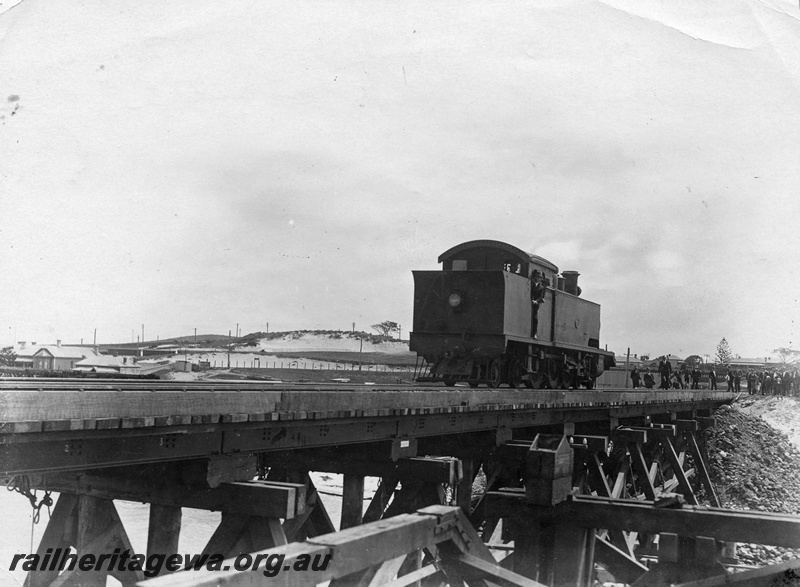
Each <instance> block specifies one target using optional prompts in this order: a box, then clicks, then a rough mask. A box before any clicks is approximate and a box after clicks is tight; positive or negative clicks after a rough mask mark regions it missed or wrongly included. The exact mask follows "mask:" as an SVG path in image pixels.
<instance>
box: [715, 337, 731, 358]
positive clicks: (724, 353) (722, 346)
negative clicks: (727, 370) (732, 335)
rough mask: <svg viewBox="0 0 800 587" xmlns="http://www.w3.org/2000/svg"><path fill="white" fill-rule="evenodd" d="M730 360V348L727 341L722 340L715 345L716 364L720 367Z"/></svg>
mask: <svg viewBox="0 0 800 587" xmlns="http://www.w3.org/2000/svg"><path fill="white" fill-rule="evenodd" d="M732 358H733V353H732V352H731V346H730V345H729V344H728V341H727V340H725V339H724V338H723V339H722V340H721V341H719V344H718V345H717V363H719V364H720V365H728V364H730V362H731V359H732Z"/></svg>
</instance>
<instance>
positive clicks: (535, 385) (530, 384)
mask: <svg viewBox="0 0 800 587" xmlns="http://www.w3.org/2000/svg"><path fill="white" fill-rule="evenodd" d="M544 377H545V375H544V373H542V372H541V371H536V372H534V373H531V378H530V379H526V380H525V387H527V388H529V389H543V388H544Z"/></svg>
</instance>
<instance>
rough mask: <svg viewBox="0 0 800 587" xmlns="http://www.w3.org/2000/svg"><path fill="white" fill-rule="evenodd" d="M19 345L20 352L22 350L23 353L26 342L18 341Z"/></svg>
mask: <svg viewBox="0 0 800 587" xmlns="http://www.w3.org/2000/svg"><path fill="white" fill-rule="evenodd" d="M17 344H18V345H19V350H21V351H24V350H25V341H24V340H20V341H18V342H17Z"/></svg>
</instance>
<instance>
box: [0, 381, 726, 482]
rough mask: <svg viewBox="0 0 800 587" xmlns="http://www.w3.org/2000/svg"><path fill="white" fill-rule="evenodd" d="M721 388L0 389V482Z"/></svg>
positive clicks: (392, 437)
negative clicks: (30, 474) (31, 475)
mask: <svg viewBox="0 0 800 587" xmlns="http://www.w3.org/2000/svg"><path fill="white" fill-rule="evenodd" d="M732 397H733V395H732V394H730V393H727V392H722V391H690V390H679V391H666V392H665V391H653V390H647V391H640V390H637V391H632V390H604V391H585V390H580V391H564V390H559V391H533V390H515V389H471V388H461V387H455V388H444V387H432V386H428V387H417V386H407V385H396V386H387V385H381V386H377V385H376V386H364V385H326V384H315V385H311V384H309V385H287V384H272V383H264V382H243V381H237V382H214V383H191V384H181V383H176V382H161V381H152V382H128V381H111V380H109V381H85V380H79V381H75V380H8V381H2V382H0V475H11V474H20V473H28V472H42V471H50V470H80V469H85V468H90V467H105V466H115V465H122V464H135V463H146V462H159V461H169V460H182V459H187V458H203V457H208V456H210V455H219V454H222V455H228V454H235V453H252V452H268V451H276V450H288V449H296V448H308V447H323V446H333V445H341V444H354V443H374V442H376V441H377V442H385V443H388V444H387V446H389V449H388V450H391V451H392V452H391V454H392V456H393V457H397V456H414V454H416V453H415V449H416V442H417V440H418V439H422V438H425V437H443V436H452V435H458V434H465V433H470V434H474V433H493V434H497V435H498V439H499V438H500V435H504V438H506V439H508V438H511V434H512V430H513V429H520V428H526V427H536V426H546V425H553V424H563V423H564V422H592V421H602V420H609V419H611V418H619V419H624V418H629V417H637V416H642V415H653V414H665V413H670V412H672V413H686V412H692V411H696V410H710V409H714V408H716V407H717V406H719V405H720V404H722V403H724V402H726V401H729V400H731V399H732Z"/></svg>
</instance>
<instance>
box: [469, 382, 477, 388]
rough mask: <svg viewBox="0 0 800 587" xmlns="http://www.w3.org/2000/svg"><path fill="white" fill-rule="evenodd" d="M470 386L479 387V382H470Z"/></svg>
mask: <svg viewBox="0 0 800 587" xmlns="http://www.w3.org/2000/svg"><path fill="white" fill-rule="evenodd" d="M469 386H470V387H478V382H477V381H470V382H469Z"/></svg>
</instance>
